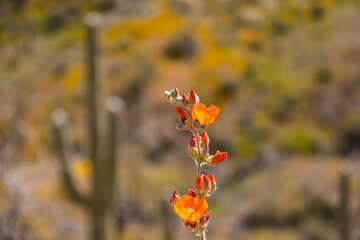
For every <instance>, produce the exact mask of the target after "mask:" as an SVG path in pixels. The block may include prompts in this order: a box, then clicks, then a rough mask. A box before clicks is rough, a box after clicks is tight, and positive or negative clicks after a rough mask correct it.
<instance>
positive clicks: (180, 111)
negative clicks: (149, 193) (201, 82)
mask: <svg viewBox="0 0 360 240" xmlns="http://www.w3.org/2000/svg"><path fill="white" fill-rule="evenodd" d="M176 115H178V116H179V117H180V118H186V117H187V114H186V112H185V111H184V110H182V109H181V107H177V108H176Z"/></svg>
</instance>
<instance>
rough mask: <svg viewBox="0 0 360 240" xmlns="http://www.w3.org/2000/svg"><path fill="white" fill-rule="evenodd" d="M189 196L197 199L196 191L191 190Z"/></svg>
mask: <svg viewBox="0 0 360 240" xmlns="http://www.w3.org/2000/svg"><path fill="white" fill-rule="evenodd" d="M188 195H190V196H192V197H196V193H195V191H194V190H192V189H191V188H190V189H189V192H188Z"/></svg>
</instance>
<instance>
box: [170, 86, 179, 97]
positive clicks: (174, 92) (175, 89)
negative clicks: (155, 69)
mask: <svg viewBox="0 0 360 240" xmlns="http://www.w3.org/2000/svg"><path fill="white" fill-rule="evenodd" d="M170 93H171V96H172V97H173V98H176V97H177V96H179V90H178V89H177V88H174V89H172V90H171V92H170Z"/></svg>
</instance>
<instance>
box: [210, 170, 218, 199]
mask: <svg viewBox="0 0 360 240" xmlns="http://www.w3.org/2000/svg"><path fill="white" fill-rule="evenodd" d="M209 180H210V185H211V188H210V194H212V193H213V192H214V191H215V190H216V189H217V185H216V180H215V176H214V174H212V173H211V174H210V175H209Z"/></svg>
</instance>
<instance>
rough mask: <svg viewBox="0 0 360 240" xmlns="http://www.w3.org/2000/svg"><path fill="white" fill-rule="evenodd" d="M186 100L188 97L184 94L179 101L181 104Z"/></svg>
mask: <svg viewBox="0 0 360 240" xmlns="http://www.w3.org/2000/svg"><path fill="white" fill-rule="evenodd" d="M186 99H188V96H187V95H186V94H184V95H183V96H182V99H181V101H182V102H185V100H186Z"/></svg>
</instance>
